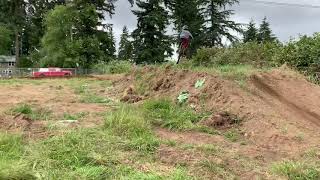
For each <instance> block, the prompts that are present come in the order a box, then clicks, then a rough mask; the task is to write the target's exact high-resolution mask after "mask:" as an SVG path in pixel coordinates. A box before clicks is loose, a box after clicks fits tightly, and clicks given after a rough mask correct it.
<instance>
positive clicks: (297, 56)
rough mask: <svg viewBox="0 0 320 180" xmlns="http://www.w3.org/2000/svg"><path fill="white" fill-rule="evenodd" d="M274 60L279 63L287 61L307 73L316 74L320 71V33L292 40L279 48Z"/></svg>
mask: <svg viewBox="0 0 320 180" xmlns="http://www.w3.org/2000/svg"><path fill="white" fill-rule="evenodd" d="M274 61H275V62H276V63H277V64H278V65H282V64H285V63H286V64H288V65H290V66H291V67H293V68H296V69H297V70H299V71H301V72H303V73H305V74H308V75H316V73H317V72H320V33H317V34H315V35H314V36H311V37H307V36H302V37H300V39H299V40H297V41H293V40H292V41H290V42H289V43H288V44H287V45H286V46H284V47H283V48H281V49H279V50H278V52H277V53H276V54H275V56H274Z"/></svg>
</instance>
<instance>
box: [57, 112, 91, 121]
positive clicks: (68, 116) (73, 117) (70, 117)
mask: <svg viewBox="0 0 320 180" xmlns="http://www.w3.org/2000/svg"><path fill="white" fill-rule="evenodd" d="M87 115H88V113H87V112H81V113H77V114H69V113H64V114H63V119H64V120H79V119H82V118H84V117H86V116H87Z"/></svg>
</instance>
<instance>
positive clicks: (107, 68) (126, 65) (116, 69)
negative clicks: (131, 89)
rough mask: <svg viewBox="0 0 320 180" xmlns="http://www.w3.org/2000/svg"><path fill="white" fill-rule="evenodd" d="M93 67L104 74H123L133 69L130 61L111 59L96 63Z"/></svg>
mask: <svg viewBox="0 0 320 180" xmlns="http://www.w3.org/2000/svg"><path fill="white" fill-rule="evenodd" d="M93 69H95V71H96V72H99V73H102V74H122V73H129V72H130V71H131V69H132V64H131V63H130V62H129V61H110V62H108V63H99V64H96V65H94V66H93Z"/></svg>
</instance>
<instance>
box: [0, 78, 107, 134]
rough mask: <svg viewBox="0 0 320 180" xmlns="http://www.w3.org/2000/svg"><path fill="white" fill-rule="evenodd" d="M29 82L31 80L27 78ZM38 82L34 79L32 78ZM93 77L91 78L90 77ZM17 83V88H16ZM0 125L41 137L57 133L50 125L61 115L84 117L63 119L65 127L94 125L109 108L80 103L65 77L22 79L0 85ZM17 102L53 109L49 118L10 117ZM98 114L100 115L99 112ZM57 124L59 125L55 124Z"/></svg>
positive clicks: (10, 130) (101, 121) (61, 119)
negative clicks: (80, 116)
mask: <svg viewBox="0 0 320 180" xmlns="http://www.w3.org/2000/svg"><path fill="white" fill-rule="evenodd" d="M29 81H31V82H32V80H29ZM34 81H36V82H37V80H34ZM93 81H94V79H93ZM17 87H18V88H17ZM0 92H1V93H0V98H1V102H0V113H1V114H2V115H1V118H0V129H2V130H4V131H8V132H14V133H22V134H24V136H26V137H31V138H33V137H35V138H42V137H48V136H51V135H52V134H56V133H57V132H55V131H54V130H52V128H56V127H50V126H55V125H58V124H59V122H62V121H63V120H69V119H65V118H64V115H66V114H67V115H70V116H76V115H77V114H83V115H84V116H85V117H83V118H82V119H76V123H66V124H65V125H63V126H65V127H64V128H69V129H70V128H71V129H72V128H78V127H95V126H98V125H101V124H103V114H102V113H105V112H106V111H108V110H109V109H110V107H107V106H106V105H103V104H94V103H81V102H79V95H77V94H75V91H74V89H71V88H70V87H69V85H68V79H63V80H55V79H53V80H50V81H49V80H48V81H47V80H46V81H43V82H39V83H38V82H37V84H36V85H35V84H32V83H21V84H19V85H6V86H1V87H0ZM19 104H28V105H32V106H35V107H41V108H44V109H47V110H49V111H50V112H52V118H51V119H50V120H49V121H48V120H44V119H38V120H30V119H28V118H27V117H26V116H24V115H17V116H16V117H13V116H11V115H9V114H10V113H9V114H8V112H9V111H11V109H12V108H14V107H16V106H18V105H19ZM99 114H101V115H99ZM58 128H59V127H58Z"/></svg>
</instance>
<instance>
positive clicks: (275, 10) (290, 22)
mask: <svg viewBox="0 0 320 180" xmlns="http://www.w3.org/2000/svg"><path fill="white" fill-rule="evenodd" d="M257 1H258V0H257ZM264 1H270V2H283V3H291V4H307V5H316V6H320V0H264ZM116 6H117V7H116V14H115V15H114V16H113V18H112V19H111V20H108V23H112V24H114V31H115V35H116V37H117V41H118V40H119V37H120V34H121V32H122V28H123V26H124V25H126V26H127V27H128V28H129V30H130V31H132V30H134V29H135V26H136V23H137V22H136V17H135V16H134V15H133V14H132V12H131V7H130V5H129V3H128V1H127V0H118V2H117V3H116ZM232 9H233V10H235V15H234V16H233V17H232V19H233V20H235V21H236V22H238V23H248V22H249V21H250V19H253V20H255V21H256V22H257V23H258V24H259V23H260V22H261V20H262V19H263V17H264V16H266V17H267V18H268V20H269V22H270V23H271V28H272V30H273V32H274V34H275V35H276V36H277V37H278V38H279V39H280V40H281V41H288V40H289V39H290V37H298V36H299V34H308V35H311V34H313V33H314V32H318V31H320V8H306V7H298V6H285V5H270V4H263V3H256V2H255V0H240V4H239V5H234V6H232Z"/></svg>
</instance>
